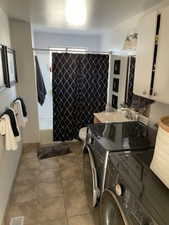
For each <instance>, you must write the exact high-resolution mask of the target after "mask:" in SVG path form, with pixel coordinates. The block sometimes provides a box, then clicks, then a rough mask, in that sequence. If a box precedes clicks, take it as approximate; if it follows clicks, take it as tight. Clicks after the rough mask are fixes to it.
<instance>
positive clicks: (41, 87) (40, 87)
mask: <svg viewBox="0 0 169 225" xmlns="http://www.w3.org/2000/svg"><path fill="white" fill-rule="evenodd" d="M35 63H36V83H37V92H38V93H37V94H38V101H39V103H40V104H41V105H43V103H44V101H45V97H46V94H47V91H46V87H45V83H44V80H43V76H42V72H41V69H40V66H39V62H38V57H37V56H35Z"/></svg>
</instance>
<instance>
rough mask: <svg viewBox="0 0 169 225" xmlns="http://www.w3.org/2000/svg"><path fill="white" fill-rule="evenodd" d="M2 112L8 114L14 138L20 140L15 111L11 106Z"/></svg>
mask: <svg viewBox="0 0 169 225" xmlns="http://www.w3.org/2000/svg"><path fill="white" fill-rule="evenodd" d="M4 114H7V115H8V116H9V118H10V122H11V127H12V131H13V134H14V136H15V137H16V139H17V140H18V141H20V140H21V138H20V131H19V127H18V123H17V120H16V115H15V111H14V110H13V109H12V108H8V109H7V110H6V111H5V113H4Z"/></svg>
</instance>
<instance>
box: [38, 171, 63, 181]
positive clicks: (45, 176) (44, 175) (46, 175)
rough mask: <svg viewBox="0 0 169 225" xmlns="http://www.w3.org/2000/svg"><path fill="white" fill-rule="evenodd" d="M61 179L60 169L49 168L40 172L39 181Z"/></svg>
mask: <svg viewBox="0 0 169 225" xmlns="http://www.w3.org/2000/svg"><path fill="white" fill-rule="evenodd" d="M59 179H60V171H58V169H47V170H44V171H43V172H41V173H40V174H39V177H38V180H39V182H49V183H50V182H58V180H59Z"/></svg>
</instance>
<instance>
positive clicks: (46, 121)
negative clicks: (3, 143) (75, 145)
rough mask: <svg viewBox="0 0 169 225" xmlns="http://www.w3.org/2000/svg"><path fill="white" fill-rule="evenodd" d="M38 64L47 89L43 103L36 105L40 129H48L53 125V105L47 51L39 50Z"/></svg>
mask: <svg viewBox="0 0 169 225" xmlns="http://www.w3.org/2000/svg"><path fill="white" fill-rule="evenodd" d="M37 56H38V59H39V65H40V68H41V71H42V74H43V79H44V82H45V86H46V89H47V95H46V99H45V102H44V104H43V105H42V106H41V105H40V104H39V105H38V111H39V124H40V130H49V129H52V127H53V107H52V80H51V75H50V71H49V53H46V52H41V53H38V54H37Z"/></svg>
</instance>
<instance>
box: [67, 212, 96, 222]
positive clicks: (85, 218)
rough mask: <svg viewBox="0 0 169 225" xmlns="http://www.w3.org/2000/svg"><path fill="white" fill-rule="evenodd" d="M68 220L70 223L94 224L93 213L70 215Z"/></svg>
mask: <svg viewBox="0 0 169 225" xmlns="http://www.w3.org/2000/svg"><path fill="white" fill-rule="evenodd" d="M68 221H69V225H94V220H93V217H92V215H91V214H86V215H81V216H73V217H69V218H68Z"/></svg>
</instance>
